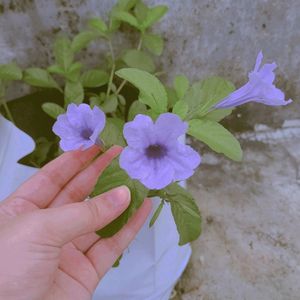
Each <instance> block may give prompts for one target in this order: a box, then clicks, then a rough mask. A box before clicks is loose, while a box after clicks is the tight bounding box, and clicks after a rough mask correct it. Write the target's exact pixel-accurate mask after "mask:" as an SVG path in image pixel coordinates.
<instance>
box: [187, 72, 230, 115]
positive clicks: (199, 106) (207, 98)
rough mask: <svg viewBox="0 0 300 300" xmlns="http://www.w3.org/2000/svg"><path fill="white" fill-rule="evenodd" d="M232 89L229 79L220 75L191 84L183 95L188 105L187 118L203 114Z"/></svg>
mask: <svg viewBox="0 0 300 300" xmlns="http://www.w3.org/2000/svg"><path fill="white" fill-rule="evenodd" d="M234 89H235V88H234V85H233V84H232V83H231V82H230V81H227V80H225V79H223V78H221V77H211V78H207V79H205V80H203V81H201V82H198V83H195V84H193V85H192V87H191V88H190V89H189V90H188V92H187V93H186V95H185V97H184V101H186V103H187V104H188V105H189V111H188V118H189V119H192V118H193V117H195V116H197V117H202V116H204V115H205V114H207V113H208V112H209V110H210V109H211V108H213V107H214V105H216V104H217V103H218V102H219V101H220V100H222V99H223V98H225V97H226V96H228V94H230V93H231V92H233V91H234Z"/></svg>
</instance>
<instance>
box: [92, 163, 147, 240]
mask: <svg viewBox="0 0 300 300" xmlns="http://www.w3.org/2000/svg"><path fill="white" fill-rule="evenodd" d="M121 185H126V186H127V187H128V188H129V190H130V194H131V202H130V205H129V207H128V208H127V209H126V210H125V212H124V213H123V214H122V215H121V216H120V217H118V218H117V219H116V220H114V221H113V222H111V223H110V224H109V225H107V226H106V227H105V228H103V229H101V230H99V231H98V232H97V233H98V234H99V235H100V236H101V237H103V238H106V237H110V236H113V235H114V234H115V233H117V232H118V231H119V230H120V229H121V228H122V227H123V226H124V225H125V224H126V223H127V221H128V219H129V218H130V217H131V216H132V214H133V213H134V212H135V211H136V210H137V209H138V208H139V207H140V206H141V204H142V203H143V201H144V199H145V198H146V196H147V194H148V190H147V189H146V188H145V187H144V186H143V185H142V184H141V183H139V182H138V181H136V180H132V179H131V178H129V177H128V175H127V173H126V172H125V171H124V170H122V169H121V168H120V166H119V164H118V160H114V161H113V163H112V164H111V165H110V166H108V167H107V169H106V170H105V171H104V172H103V173H102V175H101V176H100V178H99V180H98V182H97V184H96V186H95V189H94V191H93V193H92V196H96V195H99V194H102V193H105V192H107V191H109V190H111V189H113V188H115V187H118V186H121Z"/></svg>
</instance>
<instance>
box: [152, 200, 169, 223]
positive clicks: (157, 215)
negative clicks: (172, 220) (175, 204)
mask: <svg viewBox="0 0 300 300" xmlns="http://www.w3.org/2000/svg"><path fill="white" fill-rule="evenodd" d="M164 204H165V202H164V200H161V202H160V204H159V206H158V207H157V209H156V210H155V212H154V214H153V216H152V218H151V220H150V223H149V227H152V226H153V225H154V223H155V222H156V220H157V218H158V217H159V215H160V213H161V211H162V209H163V207H164Z"/></svg>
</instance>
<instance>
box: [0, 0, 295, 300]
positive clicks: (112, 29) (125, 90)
mask: <svg viewBox="0 0 300 300" xmlns="http://www.w3.org/2000/svg"><path fill="white" fill-rule="evenodd" d="M166 12H167V7H166V6H163V5H158V6H155V7H148V6H147V5H146V4H145V3H143V2H142V1H138V0H135V1H132V0H125V1H124V0H120V1H118V3H117V4H116V5H115V6H114V7H113V9H112V11H111V12H110V13H109V17H108V20H102V19H101V18H99V17H95V18H93V19H91V20H89V21H88V22H87V23H88V26H87V28H86V29H84V30H82V31H81V32H79V33H78V34H77V35H76V36H74V37H69V36H66V35H64V34H62V33H60V34H59V36H58V37H57V39H56V41H55V43H54V47H53V53H54V61H53V63H52V64H51V65H50V66H48V67H47V68H44V69H42V68H39V67H36V66H33V67H30V68H27V69H25V70H22V69H21V68H20V67H18V65H17V64H15V63H14V62H11V63H8V64H5V65H2V66H0V80H1V86H0V87H1V99H2V103H3V114H4V115H5V116H6V117H7V118H8V119H10V120H11V121H12V122H15V123H16V125H17V126H18V127H20V128H21V129H24V131H26V130H27V131H30V130H28V128H27V125H26V126H23V124H24V121H23V123H22V122H21V121H20V120H18V114H17V111H18V107H17V104H14V101H11V102H9V103H8V104H7V103H6V102H5V101H4V98H5V88H6V86H7V85H8V84H12V83H13V82H14V81H16V80H18V81H20V80H21V81H23V82H24V83H26V84H28V85H30V86H33V87H37V88H40V89H42V90H47V91H46V92H43V93H40V92H39V93H40V94H38V96H39V97H43V99H42V101H43V103H42V104H41V107H42V110H43V112H42V114H43V118H45V120H47V122H45V125H46V126H45V127H46V128H45V130H44V131H45V135H42V134H41V132H39V133H36V132H35V131H34V130H33V134H32V137H33V138H34V140H35V142H36V149H35V151H34V152H33V153H31V154H30V155H28V156H27V157H25V158H23V159H22V161H21V162H22V163H24V164H27V165H30V166H34V167H37V168H38V167H41V166H43V165H44V164H45V163H47V162H48V161H50V160H52V159H54V158H55V157H57V156H58V155H59V154H60V153H61V151H71V150H78V149H81V150H84V149H88V148H89V147H91V146H93V145H95V144H97V145H99V146H100V147H101V148H102V150H103V151H106V150H107V149H108V148H110V147H111V146H112V145H120V146H122V147H123V151H122V153H121V155H120V157H119V158H118V159H116V160H115V161H114V162H113V163H112V164H111V165H110V166H109V167H108V168H107V169H106V170H105V171H104V172H103V174H102V175H101V176H100V178H99V180H98V182H97V184H96V186H95V188H94V191H93V193H92V196H95V195H99V194H101V193H104V192H106V191H108V190H110V189H112V188H114V187H117V186H120V185H127V186H128V188H129V189H130V192H131V203H130V206H129V208H128V209H127V210H126V211H125V212H124V213H123V214H122V215H121V216H120V217H119V218H118V219H116V220H115V221H114V222H112V223H111V224H109V225H108V226H107V227H105V228H104V229H102V230H100V231H99V232H98V234H99V235H100V236H101V237H103V238H105V237H110V236H112V235H114V234H115V233H116V232H118V231H119V230H120V229H121V228H122V227H123V226H124V224H126V223H127V221H128V220H129V218H130V217H131V215H132V214H133V213H134V212H135V211H136V209H137V208H139V207H140V205H141V204H142V203H143V201H144V199H145V198H147V197H157V199H159V200H158V202H159V203H158V205H157V207H156V210H155V211H154V212H153V215H152V218H151V220H149V226H150V227H152V228H153V227H154V226H155V223H156V222H159V219H160V218H163V216H160V214H161V213H162V211H163V210H164V209H166V210H169V211H170V212H171V213H172V216H173V219H174V222H175V224H176V229H177V232H178V239H177V241H176V242H178V244H179V245H180V246H183V245H186V244H188V243H190V242H191V241H193V240H195V239H197V238H198V237H199V235H200V233H201V214H200V210H199V208H198V206H197V204H196V202H195V200H194V199H193V196H192V195H191V194H190V193H189V192H188V191H187V190H186V189H184V188H183V187H182V186H181V185H180V182H182V181H184V180H186V179H188V178H190V177H191V176H192V175H193V174H194V172H195V170H196V169H197V168H198V167H199V166H200V168H201V155H200V154H199V153H198V152H197V151H195V150H194V149H193V148H192V147H191V146H189V145H186V144H185V143H183V142H182V139H183V137H184V136H185V135H189V136H192V137H193V138H195V139H197V140H199V141H200V142H202V143H204V144H206V145H207V146H208V147H209V148H210V149H211V150H212V151H215V152H217V153H219V154H220V155H225V156H226V157H228V158H229V159H232V160H234V161H241V160H242V149H241V146H240V144H239V142H238V140H237V139H236V138H235V137H234V135H232V134H231V133H230V132H229V131H228V130H227V129H226V128H225V127H224V126H223V125H222V124H221V123H220V122H221V121H222V120H223V119H224V118H225V117H227V116H229V115H230V114H231V113H232V111H233V110H234V109H235V107H237V106H239V105H243V104H245V103H248V102H258V103H262V104H265V105H270V106H282V105H287V104H289V103H290V102H291V101H292V100H290V99H289V100H285V96H284V93H283V92H282V91H281V90H280V89H278V88H277V87H276V86H275V85H274V79H275V73H274V70H275V68H276V64H275V63H271V64H270V63H267V64H262V60H263V54H262V52H260V53H259V54H258V56H257V58H256V62H255V64H254V69H253V70H252V71H251V72H250V73H249V75H248V82H246V83H245V85H243V86H242V87H240V88H238V89H236V88H235V86H234V85H233V83H232V82H230V81H229V80H227V79H224V78H221V77H217V76H215V77H210V78H204V79H200V80H199V81H196V82H190V81H189V79H188V78H187V76H185V75H183V74H179V75H177V76H175V78H174V79H173V84H172V85H171V86H168V85H166V84H164V83H163V80H162V79H160V76H161V75H162V74H164V72H163V70H161V69H159V68H157V67H156V64H155V62H156V60H157V58H155V56H159V55H160V54H161V53H162V51H163V47H164V40H163V38H162V37H161V36H160V35H159V34H156V33H153V31H152V29H151V27H152V26H153V24H155V23H156V22H158V21H160V19H161V18H162V17H163V16H164V15H165V13H166ZM128 28H131V29H133V30H134V31H135V34H136V35H137V36H138V39H137V43H136V46H135V47H134V48H130V49H126V50H123V49H122V51H116V49H115V47H114V36H115V35H116V34H117V32H118V31H120V30H122V31H123V30H126V29H128ZM91 43H106V44H107V49H108V55H107V60H106V64H104V65H102V66H99V65H95V66H94V67H93V68H92V69H89V68H87V67H85V66H84V64H83V62H82V61H81V60H80V58H81V55H80V54H81V52H83V51H85V49H86V48H88V47H89V45H90V44H91ZM118 50H119V49H118ZM50 93H52V94H51V96H49V95H50ZM35 95H36V94H35ZM52 99H55V102H53V101H51V100H52ZM24 100H25V99H24ZM16 101H17V100H16ZM34 102H35V101H34ZM16 103H17V102H16ZM38 104H39V105H40V103H38ZM35 105H37V103H36V102H35ZM38 109H39V108H38ZM46 118H47V119H46ZM43 124H44V123H43ZM51 130H52V131H53V132H51ZM53 133H54V134H55V135H54V134H53ZM147 230H153V229H151V228H150V229H148V228H147ZM136 259H138V258H136ZM119 263H120V261H119V260H118V261H117V262H116V265H118V264H119ZM121 265H122V260H121ZM116 271H117V270H116ZM131 299H133V298H131ZM149 299H150V298H149Z"/></svg>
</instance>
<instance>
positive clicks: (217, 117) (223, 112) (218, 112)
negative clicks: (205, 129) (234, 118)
mask: <svg viewBox="0 0 300 300" xmlns="http://www.w3.org/2000/svg"><path fill="white" fill-rule="evenodd" d="M232 111H233V108H227V109H215V110H213V111H211V112H209V113H208V114H206V115H205V119H206V120H210V121H216V122H220V121H221V120H223V119H224V118H225V117H227V116H229V115H230V114H231V113H232Z"/></svg>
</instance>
